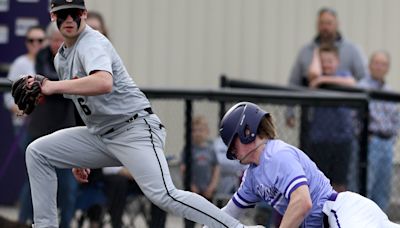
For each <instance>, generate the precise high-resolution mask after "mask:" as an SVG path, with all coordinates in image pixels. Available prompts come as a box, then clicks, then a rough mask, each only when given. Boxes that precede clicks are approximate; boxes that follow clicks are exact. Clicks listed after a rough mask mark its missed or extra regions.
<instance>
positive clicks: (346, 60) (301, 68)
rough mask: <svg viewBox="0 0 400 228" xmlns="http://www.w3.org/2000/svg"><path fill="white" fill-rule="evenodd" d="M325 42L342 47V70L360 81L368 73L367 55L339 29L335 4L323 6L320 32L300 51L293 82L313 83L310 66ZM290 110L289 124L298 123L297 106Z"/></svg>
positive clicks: (291, 75) (294, 67)
mask: <svg viewBox="0 0 400 228" xmlns="http://www.w3.org/2000/svg"><path fill="white" fill-rule="evenodd" d="M322 44H328V45H334V46H336V47H337V49H338V50H339V60H340V62H339V65H338V69H337V70H338V71H342V72H343V71H347V72H349V73H350V75H351V76H353V77H354V79H356V80H357V81H358V80H360V79H361V78H364V77H366V76H367V75H368V70H367V61H366V57H365V56H364V55H363V54H362V52H361V50H360V49H359V48H358V47H357V46H356V45H354V44H353V43H352V42H350V41H349V40H347V39H345V38H344V37H343V36H342V34H341V33H340V32H339V29H338V19H337V14H336V11H335V10H334V9H331V8H322V9H320V10H319V12H318V18H317V35H316V37H315V38H314V39H313V40H312V41H311V42H310V43H308V44H306V45H305V46H303V47H302V48H301V50H300V52H299V53H298V56H297V59H296V62H295V63H294V65H293V66H292V70H291V73H290V78H289V85H293V86H308V85H309V78H308V70H309V66H310V64H311V61H312V59H313V53H314V50H315V49H316V48H317V47H319V46H321V45H322ZM286 114H287V116H286V117H287V118H286V123H287V125H288V126H290V127H294V125H295V116H294V113H293V109H289V110H288V112H287V113H286Z"/></svg>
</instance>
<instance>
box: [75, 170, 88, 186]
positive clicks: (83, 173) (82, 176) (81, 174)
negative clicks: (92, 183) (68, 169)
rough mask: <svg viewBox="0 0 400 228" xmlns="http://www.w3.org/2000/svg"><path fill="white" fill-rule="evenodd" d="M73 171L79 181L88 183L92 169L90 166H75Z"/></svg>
mask: <svg viewBox="0 0 400 228" xmlns="http://www.w3.org/2000/svg"><path fill="white" fill-rule="evenodd" d="M72 173H73V174H74V177H75V179H76V180H77V181H78V182H79V183H88V182H89V180H88V178H89V174H90V169H88V168H73V169H72Z"/></svg>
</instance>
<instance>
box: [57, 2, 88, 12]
mask: <svg viewBox="0 0 400 228" xmlns="http://www.w3.org/2000/svg"><path fill="white" fill-rule="evenodd" d="M62 9H83V10H84V9H86V7H85V1H84V0H51V3H50V12H51V13H53V12H56V11H58V10H62Z"/></svg>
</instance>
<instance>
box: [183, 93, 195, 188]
mask: <svg viewBox="0 0 400 228" xmlns="http://www.w3.org/2000/svg"><path fill="white" fill-rule="evenodd" d="M192 102H193V101H192V100H185V142H186V143H185V151H184V153H185V158H186V159H185V165H186V171H185V174H184V177H185V178H184V186H185V190H187V191H190V183H191V181H192V175H191V174H192V172H191V171H192V111H193V107H192Z"/></svg>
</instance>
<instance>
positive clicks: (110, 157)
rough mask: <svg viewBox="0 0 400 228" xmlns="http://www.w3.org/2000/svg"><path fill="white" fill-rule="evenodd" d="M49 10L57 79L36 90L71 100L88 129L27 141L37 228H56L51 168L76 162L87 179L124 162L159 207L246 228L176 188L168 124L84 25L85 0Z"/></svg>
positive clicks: (62, 0) (56, 2)
mask: <svg viewBox="0 0 400 228" xmlns="http://www.w3.org/2000/svg"><path fill="white" fill-rule="evenodd" d="M50 14H51V20H52V21H56V22H57V26H58V28H59V30H60V32H61V33H62V35H63V36H64V38H65V42H64V44H63V45H62V47H61V48H60V49H59V51H58V54H57V56H56V57H55V67H56V70H57V73H58V76H59V78H60V81H50V80H46V81H44V82H43V83H42V85H41V90H42V93H43V94H44V95H51V94H64V96H65V97H67V98H70V99H72V100H73V102H74V103H75V105H76V107H77V108H78V110H79V114H80V116H81V117H82V119H83V121H84V122H85V124H86V126H87V127H72V128H67V129H63V130H59V131H57V132H54V133H52V134H50V135H47V136H44V137H41V138H39V139H37V140H35V141H34V142H32V143H31V144H30V145H29V146H28V148H27V153H26V163H27V169H28V173H29V179H30V184H31V188H32V200H33V208H34V225H35V227H46V228H49V227H58V222H57V206H56V192H57V180H56V172H55V168H74V167H75V169H74V170H73V172H74V174H75V175H76V176H78V179H79V180H80V181H83V182H85V181H87V175H88V173H89V171H90V170H89V168H100V167H107V166H121V165H123V166H125V167H127V168H128V169H129V171H130V173H131V174H132V176H133V177H134V179H135V181H136V182H137V183H138V185H139V186H140V188H141V189H142V191H143V193H144V194H145V195H146V197H148V198H149V199H150V200H151V201H152V202H153V203H154V204H156V205H157V206H159V207H160V208H162V209H164V210H167V211H169V212H171V213H174V214H177V215H180V216H183V217H185V218H187V219H190V220H193V221H195V222H197V223H201V224H206V225H208V226H209V227H229V228H231V227H245V226H244V225H243V224H241V223H240V222H239V221H238V220H236V219H234V218H233V217H231V216H229V215H228V214H226V213H224V212H222V211H221V210H220V209H218V208H217V207H216V206H214V205H213V204H211V203H210V202H208V201H207V200H205V199H204V198H203V197H201V196H199V195H197V194H194V193H191V192H186V191H182V190H178V189H176V188H175V186H174V184H173V183H172V181H171V176H170V172H169V170H168V165H167V162H166V159H165V155H164V152H163V147H164V142H165V137H166V132H165V129H164V127H163V125H162V124H161V122H160V120H159V118H158V117H157V116H156V115H155V114H154V113H153V111H152V110H151V107H150V103H149V101H148V100H147V98H146V97H145V95H144V94H143V93H142V92H141V91H140V90H139V88H138V87H137V86H136V84H135V83H134V82H133V80H132V79H131V77H130V75H129V74H128V72H127V71H126V69H125V67H124V65H123V63H122V61H121V59H120V57H119V56H118V54H117V52H116V51H115V49H114V48H113V46H112V45H111V43H110V42H109V41H108V40H107V38H106V37H104V36H103V35H101V34H100V33H99V32H97V31H95V30H93V29H92V28H90V27H89V26H87V25H86V23H85V18H86V16H87V11H86V8H85V3H84V0H52V1H51V6H50ZM30 83H31V82H30ZM81 167H85V168H81Z"/></svg>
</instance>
